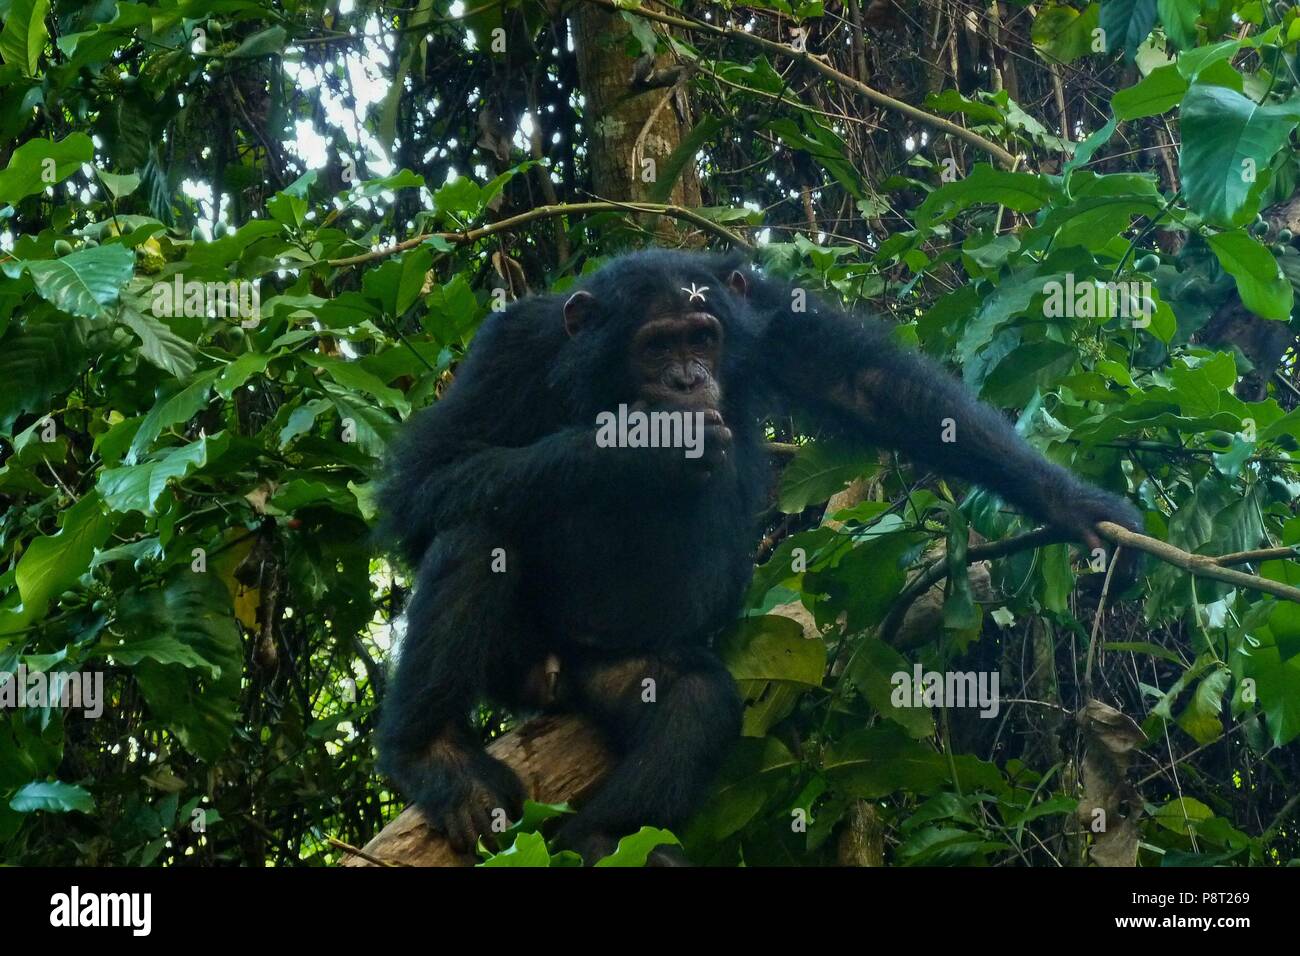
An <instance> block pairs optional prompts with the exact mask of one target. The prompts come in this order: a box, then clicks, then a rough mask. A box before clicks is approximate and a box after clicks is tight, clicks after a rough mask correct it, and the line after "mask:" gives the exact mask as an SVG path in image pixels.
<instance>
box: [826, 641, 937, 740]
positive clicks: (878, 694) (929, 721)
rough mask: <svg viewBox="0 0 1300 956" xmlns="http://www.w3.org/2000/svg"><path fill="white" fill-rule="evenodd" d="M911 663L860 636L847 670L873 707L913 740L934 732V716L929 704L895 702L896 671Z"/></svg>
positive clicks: (907, 669) (908, 667)
mask: <svg viewBox="0 0 1300 956" xmlns="http://www.w3.org/2000/svg"><path fill="white" fill-rule="evenodd" d="M911 670H912V665H911V664H910V663H909V662H908V660H907V658H905V657H904V656H903V655H902V654H900V653H898V651H896V650H894V649H893V648H892V647H890V646H889V645H888V644H886V643H885V642H884V641H882V640H880V639H879V638H877V637H871V636H866V637H863V638H861V639H860V640H859V641H858V643H857V646H856V647H855V648H854V650H853V657H852V659H851V660H850V662H849V666H848V668H847V673H848V676H849V679H850V680H851V681H852V682H853V684H854V686H856V687H857V688H859V689H860V690H861V691H862V695H863V696H864V697H866V699H867V702H868V703H870V704H871V706H872V707H874V708H876V710H877V711H878V712H879V713H880V714H882V715H884V716H885V717H888V718H889V719H890V720H892V721H894V722H896V723H897V724H899V725H900V726H901V727H902V728H903V729H904V730H906V731H907V735H908V736H909V737H911V738H912V739H914V740H924V739H925V738H926V737H929V736H931V735H932V734H933V733H934V718H933V717H932V716H931V715H930V708H928V707H924V706H922V707H898V706H895V704H894V699H893V698H894V681H893V677H894V675H895V674H899V673H903V674H907V673H910V672H911Z"/></svg>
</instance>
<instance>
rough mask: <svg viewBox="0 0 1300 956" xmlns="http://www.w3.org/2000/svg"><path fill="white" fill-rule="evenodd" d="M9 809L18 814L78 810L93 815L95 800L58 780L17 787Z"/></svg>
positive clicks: (76, 787) (71, 785)
mask: <svg viewBox="0 0 1300 956" xmlns="http://www.w3.org/2000/svg"><path fill="white" fill-rule="evenodd" d="M9 808H10V809H11V810H17V811H18V812H19V813H31V812H32V811H34V810H50V811H53V812H56V813H67V812H68V811H69V810H80V811H81V812H82V813H93V812H94V810H95V798H94V797H92V796H91V795H90V793H89V792H87V791H86V790H84V789H82V788H81V787H78V786H74V785H73V784H70V783H63V782H62V781H59V780H51V781H49V782H48V783H47V782H44V781H36V782H34V783H29V784H27V785H26V786H25V787H19V788H18V792H17V793H15V794H14V795H13V796H12V797H11V798H10V799H9Z"/></svg>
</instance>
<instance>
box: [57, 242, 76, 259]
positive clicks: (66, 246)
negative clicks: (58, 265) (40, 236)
mask: <svg viewBox="0 0 1300 956" xmlns="http://www.w3.org/2000/svg"><path fill="white" fill-rule="evenodd" d="M71 251H72V243H70V242H68V240H66V239H57V240H55V242H54V254H55V255H56V256H66V255H67V254H68V253H70V252H71Z"/></svg>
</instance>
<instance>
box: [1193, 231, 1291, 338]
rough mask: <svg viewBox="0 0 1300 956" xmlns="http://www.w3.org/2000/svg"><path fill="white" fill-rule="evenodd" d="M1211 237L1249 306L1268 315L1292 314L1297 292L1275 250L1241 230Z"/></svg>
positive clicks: (1225, 270) (1277, 317) (1271, 317)
mask: <svg viewBox="0 0 1300 956" xmlns="http://www.w3.org/2000/svg"><path fill="white" fill-rule="evenodd" d="M1207 241H1208V242H1209V244H1210V248H1211V249H1213V250H1214V254H1215V255H1216V256H1218V259H1219V265H1221V266H1223V271H1224V272H1227V273H1229V274H1231V275H1232V277H1233V278H1234V279H1236V280H1237V291H1238V292H1239V293H1240V294H1241V301H1242V302H1243V303H1244V304H1245V306H1246V308H1248V309H1250V311H1252V312H1254V313H1255V314H1256V315H1261V316H1263V317H1264V318H1266V319H1286V318H1288V317H1289V316H1290V315H1291V304H1292V299H1293V297H1294V294H1295V293H1294V290H1293V289H1292V288H1291V283H1290V282H1288V281H1287V279H1286V277H1285V276H1284V275H1282V271H1281V270H1280V269H1278V267H1277V260H1276V259H1274V258H1273V253H1271V252H1269V251H1268V249H1267V248H1265V247H1264V246H1263V245H1262V244H1261V243H1259V242H1258V241H1256V240H1255V239H1252V238H1251V237H1250V236H1248V235H1247V234H1246V233H1245V232H1243V231H1240V230H1238V231H1236V232H1221V233H1218V234H1217V235H1213V236H1209V237H1208V239H1207Z"/></svg>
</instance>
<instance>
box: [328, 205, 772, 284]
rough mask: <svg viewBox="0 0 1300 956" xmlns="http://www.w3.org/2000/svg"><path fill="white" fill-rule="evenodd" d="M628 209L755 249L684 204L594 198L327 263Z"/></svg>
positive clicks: (355, 261) (373, 257)
mask: <svg viewBox="0 0 1300 956" xmlns="http://www.w3.org/2000/svg"><path fill="white" fill-rule="evenodd" d="M620 210H626V211H629V212H639V213H648V214H650V215H659V216H672V217H673V218H674V219H684V220H686V221H687V222H690V223H694V224H695V225H697V226H699V227H700V228H701V229H705V230H707V231H709V232H712V233H714V234H715V235H717V236H720V237H721V238H723V239H725V240H727V242H729V243H731V244H732V245H734V246H739V247H740V248H742V249H746V250H749V251H753V249H754V245H753V243H751V242H749V240H747V239H745V238H743V237H742V236H739V235H737V234H736V233H734V232H732V231H731V230H730V229H728V228H726V227H725V226H720V225H718V224H717V223H716V222H713V221H712V220H709V219H707V218H705V217H704V216H702V215H700V214H699V213H698V212H696V211H695V210H693V209H686V208H683V207H682V206H675V205H672V204H670V203H658V202H614V201H611V200H604V199H602V200H598V201H594V202H570V203H563V202H562V203H553V204H551V205H547V206H537V207H535V208H533V209H530V210H528V211H527V212H524V213H520V214H519V215H517V216H510V217H508V218H506V219H499V220H497V221H496V222H490V223H488V224H487V225H486V226H480V227H479V228H477V229H466V230H463V231H461V232H422V233H420V234H419V235H418V236H412V237H411V238H410V239H403V240H402V241H401V242H399V243H397V244H396V245H392V246H385V247H384V248H382V249H372V250H371V251H370V252H363V253H361V254H360V255H356V256H347V257H345V258H342V259H327V260H326V265H330V266H334V267H335V268H342V267H343V266H355V265H361V264H363V263H366V262H374V261H375V260H377V259H385V258H387V257H388V256H391V255H395V254H396V253H399V252H405V251H406V250H407V249H414V248H415V247H416V246H418V245H420V243H422V242H427V241H428V240H430V239H443V240H446V241H447V242H452V243H456V244H458V245H468V244H470V243H473V242H477V241H478V240H480V239H484V238H486V237H488V236H492V235H495V234H496V233H498V232H505V231H506V230H509V229H514V228H516V227H518V226H523V225H527V224H528V223H530V222H536V221H537V220H538V219H549V218H551V217H553V216H570V215H584V214H587V213H595V212H618V211H620Z"/></svg>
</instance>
